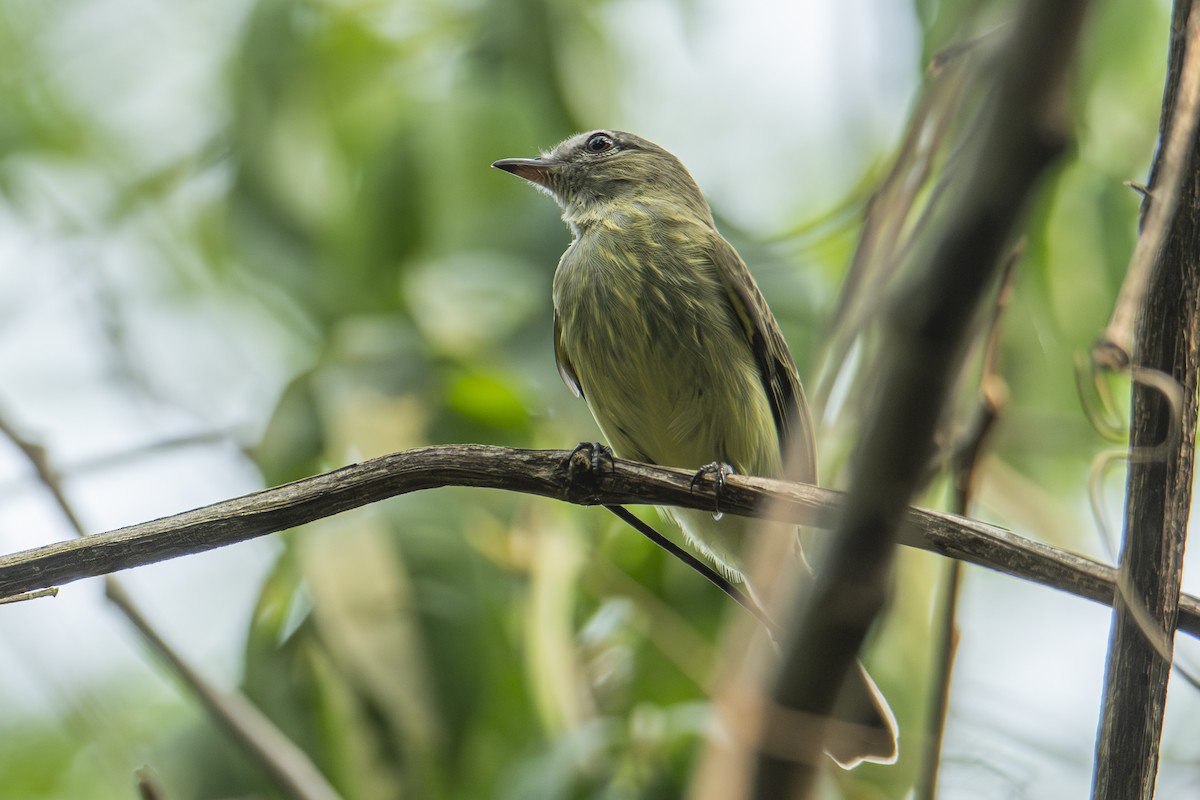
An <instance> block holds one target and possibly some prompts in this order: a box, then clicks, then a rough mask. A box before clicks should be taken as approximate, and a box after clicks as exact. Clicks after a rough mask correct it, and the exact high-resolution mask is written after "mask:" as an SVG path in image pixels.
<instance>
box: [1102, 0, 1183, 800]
mask: <svg viewBox="0 0 1200 800" xmlns="http://www.w3.org/2000/svg"><path fill="white" fill-rule="evenodd" d="M1191 5H1192V4H1191V2H1190V0H1181V1H1180V2H1177V3H1176V6H1175V11H1174V17H1173V24H1172V36H1171V49H1170V61H1169V64H1168V72H1167V76H1168V77H1167V89H1166V91H1165V92H1164V100H1163V122H1162V126H1161V129H1162V130H1163V131H1164V133H1163V140H1164V141H1163V142H1162V144H1161V146H1160V148H1159V151H1158V153H1157V154H1156V157H1155V164H1154V168H1153V170H1152V173H1151V180H1150V192H1149V194H1148V196H1147V202H1149V203H1150V204H1151V206H1150V210H1149V212H1148V213H1147V218H1148V219H1150V218H1153V216H1154V214H1155V208H1154V206H1155V205H1156V204H1158V203H1160V202H1163V201H1164V200H1165V199H1166V198H1173V197H1176V196H1177V197H1178V203H1177V204H1174V205H1176V208H1175V213H1174V214H1173V215H1172V216H1170V217H1167V218H1165V219H1163V220H1162V226H1161V228H1155V227H1151V226H1149V225H1147V226H1146V227H1145V228H1143V231H1142V236H1143V237H1145V238H1150V237H1160V241H1158V242H1151V243H1149V244H1147V245H1145V246H1140V247H1139V250H1148V251H1149V252H1151V253H1158V254H1159V257H1158V258H1157V259H1156V261H1155V264H1154V269H1153V271H1152V273H1151V275H1150V278H1149V282H1148V285H1147V289H1146V294H1145V304H1144V305H1143V307H1142V308H1141V309H1140V315H1139V316H1138V318H1137V325H1136V336H1135V341H1134V350H1133V366H1134V383H1133V389H1132V394H1133V423H1132V430H1131V432H1130V441H1129V450H1130V463H1129V477H1128V481H1127V484H1126V498H1125V536H1124V542H1123V545H1122V552H1121V561H1120V573H1119V574H1120V580H1119V582H1118V586H1119V587H1120V591H1119V593H1118V596H1117V597H1116V602H1115V603H1114V606H1113V624H1112V636H1111V639H1110V643H1109V655H1108V664H1107V670H1106V675H1105V688H1104V703H1103V710H1102V712H1101V720H1100V734H1099V737H1098V740H1097V743H1096V765H1095V773H1094V776H1093V794H1094V797H1096V798H1097V800H1117V798H1120V800H1126V799H1127V798H1143V799H1144V800H1149V798H1151V797H1153V795H1154V784H1155V779H1156V775H1157V772H1158V757H1159V748H1160V739H1161V736H1162V721H1163V713H1164V711H1165V708H1166V693H1167V680H1168V677H1169V676H1170V670H1171V657H1172V652H1171V651H1172V647H1173V643H1174V636H1175V627H1176V624H1177V618H1178V608H1179V593H1180V580H1181V577H1182V571H1183V549H1184V543H1185V541H1186V538H1187V524H1188V510H1189V506H1190V504H1191V487H1192V471H1193V461H1194V458H1195V442H1196V413H1197V398H1196V388H1197V370H1198V368H1200V260H1198V259H1197V255H1196V254H1197V253H1198V252H1200V169H1197V167H1198V166H1200V159H1198V158H1197V155H1196V150H1197V148H1198V146H1200V145H1198V143H1197V141H1196V138H1195V136H1194V135H1191V133H1189V131H1191V132H1194V130H1195V127H1196V122H1195V119H1194V117H1195V115H1196V111H1197V99H1198V93H1200V27H1198V25H1200V20H1198V19H1197V15H1195V14H1192V13H1191V11H1192V9H1191ZM1187 117H1190V118H1192V119H1185V118H1187ZM1181 131H1182V133H1180V132H1181ZM1180 141H1182V145H1181V144H1180ZM1181 147H1183V148H1185V149H1184V152H1185V154H1186V155H1185V156H1184V157H1182V158H1180V157H1179V151H1180V148H1181ZM1168 211H1170V209H1168ZM1159 216H1163V215H1162V214H1160V215H1159ZM1139 244H1140V243H1139ZM1145 375H1150V376H1154V375H1157V376H1158V377H1157V379H1156V380H1155V381H1153V382H1149V381H1147V380H1145V379H1143V377H1141V376H1145ZM1163 381H1166V382H1167V383H1168V385H1167V386H1166V387H1163V386H1162V385H1161V384H1162V382H1163ZM1152 383H1158V384H1160V385H1159V386H1154V385H1152ZM1164 388H1165V389H1166V391H1164Z"/></svg>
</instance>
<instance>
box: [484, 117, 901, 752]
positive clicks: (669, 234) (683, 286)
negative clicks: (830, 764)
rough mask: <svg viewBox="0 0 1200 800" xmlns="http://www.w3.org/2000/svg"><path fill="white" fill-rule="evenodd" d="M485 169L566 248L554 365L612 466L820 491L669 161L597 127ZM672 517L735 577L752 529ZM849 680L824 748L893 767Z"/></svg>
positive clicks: (695, 199) (735, 261) (752, 309)
mask: <svg viewBox="0 0 1200 800" xmlns="http://www.w3.org/2000/svg"><path fill="white" fill-rule="evenodd" d="M493 166H495V167H498V168H500V169H503V170H506V171H508V172H511V173H513V174H514V175H517V176H519V177H521V178H524V179H525V180H527V181H530V182H531V183H533V184H535V185H536V186H538V187H540V188H542V189H544V190H546V191H547V192H549V193H550V194H551V195H552V196H553V197H554V199H555V200H557V201H558V204H559V205H560V206H561V207H562V210H563V219H564V220H565V221H566V223H567V226H568V227H569V228H570V229H571V233H572V234H573V235H574V237H575V240H574V241H573V242H572V243H571V246H570V247H568V248H567V251H566V252H565V253H564V254H563V256H562V259H561V260H560V261H559V263H558V269H557V271H556V272H555V273H554V347H555V356H556V358H557V361H558V371H559V373H560V374H561V375H562V378H563V381H565V382H566V384H567V387H568V388H570V389H571V391H572V392H574V393H575V394H576V395H577V396H581V397H583V398H585V399H586V400H587V404H588V407H589V408H590V409H591V411H592V415H593V416H595V418H596V422H597V423H598V424H599V426H600V429H601V430H602V431H603V432H604V435H605V436H606V437H607V438H608V442H609V444H610V445H611V446H612V448H613V450H614V451H615V452H616V453H617V455H620V456H622V457H623V458H629V459H634V460H637V461H644V462H648V463H652V464H662V465H666V466H675V467H687V468H700V467H702V466H704V465H708V464H711V463H714V462H715V463H719V464H727V465H729V466H731V467H733V469H734V470H735V471H737V472H739V473H743V474H749V475H759V476H764V477H785V476H786V477H787V478H790V479H792V480H798V481H804V482H808V483H815V482H816V477H817V468H816V449H815V446H814V442H813V429H812V420H811V417H810V415H809V411H808V404H807V402H806V400H805V399H804V390H803V388H801V386H800V378H799V376H798V375H797V372H796V365H795V363H794V362H793V361H792V356H791V354H790V353H789V352H788V348H787V344H786V342H784V339H783V334H782V333H780V330H779V325H778V323H777V322H776V321H775V317H774V316H773V315H772V314H771V310H770V309H769V308H768V307H767V303H766V301H765V300H764V299H763V296H762V294H761V293H760V292H759V290H758V286H757V285H756V284H755V283H754V279H753V278H752V277H751V276H750V272H749V270H747V269H746V265H745V263H743V261H742V259H741V258H740V257H739V256H738V254H737V252H736V251H735V250H734V249H733V247H731V246H730V244H729V242H727V241H725V239H724V238H723V237H722V236H721V234H720V233H718V232H717V229H716V225H715V223H714V222H713V217H712V212H711V211H710V210H709V207H708V203H707V202H706V201H705V199H704V195H703V194H701V192H700V189H699V187H697V186H696V182H695V181H694V180H693V179H692V176H691V175H690V174H689V173H688V171H687V169H686V168H685V167H684V166H683V164H681V163H680V162H679V159H677V158H675V156H673V155H671V154H670V153H668V152H667V151H666V150H664V149H662V148H661V147H659V146H658V145H655V144H653V143H651V142H648V141H646V140H645V139H642V138H640V137H638V136H634V135H633V134H630V133H623V132H621V131H593V132H591V133H582V134H579V135H577V136H574V137H572V138H570V139H567V140H566V141H564V142H563V143H562V144H560V145H558V146H557V147H555V148H554V149H553V150H552V151H550V152H549V153H545V154H543V155H542V156H540V157H538V158H506V159H503V160H501V161H497V162H496V163H495V164H493ZM785 452H786V453H787V454H788V461H787V463H788V469H787V470H785V469H784V453H785ZM671 513H672V515H673V516H674V517H675V519H676V520H677V521H678V522H679V524H680V526H681V527H682V528H683V530H684V533H685V535H686V536H687V538H688V540H689V541H690V542H691V543H692V544H693V545H694V546H695V547H696V548H697V549H698V550H699V551H700V552H702V553H703V554H704V555H706V556H707V557H708V558H710V559H711V560H712V561H713V562H714V563H715V564H716V565H717V566H718V567H720V568H721V569H722V570H724V571H725V572H726V573H727V574H728V575H729V576H730V577H732V578H734V579H735V580H744V577H743V575H744V568H743V558H744V555H745V552H744V551H745V546H746V543H747V541H748V539H747V534H748V532H749V531H750V530H751V528H752V527H753V526H754V524H755V521H754V520H750V519H746V518H743V517H737V516H732V515H730V516H724V517H720V518H716V517H714V515H713V514H710V513H707V512H702V511H689V510H681V509H672V510H671ZM859 672H860V674H861V677H862V680H858V679H857V678H856V679H854V680H851V681H848V682H847V684H848V685H847V688H846V689H845V690H844V691H843V695H842V697H840V698H839V701H838V708H839V711H838V712H837V714H838V716H839V717H841V718H842V719H843V720H844V721H847V722H852V723H855V724H854V725H852V726H848V728H847V729H846V731H845V732H843V734H842V735H834V736H831V737H829V738H828V740H827V749H828V750H829V753H830V755H832V756H833V757H834V758H835V759H836V760H837V761H838V762H839V763H841V764H843V765H845V766H852V765H854V764H857V763H858V762H860V761H863V760H870V761H879V762H885V763H887V762H891V761H894V760H895V757H896V741H895V722H894V719H893V717H892V714H891V711H890V709H888V707H887V703H886V701H884V699H883V697H882V696H881V695H880V694H879V692H878V690H877V689H876V688H875V685H874V683H873V682H872V681H871V680H870V678H869V677H868V676H867V674H866V672H864V671H861V670H859Z"/></svg>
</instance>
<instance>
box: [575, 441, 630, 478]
mask: <svg viewBox="0 0 1200 800" xmlns="http://www.w3.org/2000/svg"><path fill="white" fill-rule="evenodd" d="M606 461H607V462H608V471H609V472H615V471H616V468H617V462H616V461H615V460H613V451H612V448H611V447H609V446H608V445H606V444H603V443H601V442H580V443H579V444H577V445H575V449H574V450H572V451H571V452H570V453H569V454H567V457H566V459H564V460H563V463H564V464H565V465H566V467H567V471H568V472H570V473H571V475H572V476H578V475H582V474H584V473H588V472H590V473H592V474H594V475H599V474H600V473H602V472H603V471H605V462H606Z"/></svg>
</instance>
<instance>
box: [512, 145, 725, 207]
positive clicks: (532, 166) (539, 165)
mask: <svg viewBox="0 0 1200 800" xmlns="http://www.w3.org/2000/svg"><path fill="white" fill-rule="evenodd" d="M492 166H493V167H496V168H497V169H502V170H505V171H506V172H511V173H512V174H514V175H516V176H518V177H520V178H524V179H525V180H527V181H529V182H530V183H532V184H534V185H535V186H537V187H539V188H541V189H543V190H545V191H546V192H548V193H549V194H550V195H551V196H552V197H554V199H555V200H557V201H558V204H559V205H560V206H562V209H563V218H564V219H565V220H566V221H567V222H568V224H572V225H586V224H588V223H589V222H592V221H596V220H599V219H603V218H605V217H609V216H611V215H613V214H617V213H620V212H622V211H626V210H630V209H633V208H635V207H639V206H640V207H641V208H642V210H643V211H647V212H650V213H665V212H671V211H674V212H676V213H681V214H688V215H693V214H698V215H700V217H701V218H702V219H707V220H711V219H712V215H711V213H710V211H709V209H708V203H707V202H706V201H705V200H704V195H703V194H701V192H700V189H699V187H697V186H696V182H695V180H693V179H692V176H691V174H689V173H688V171H687V168H686V167H684V166H683V164H682V163H680V161H679V159H677V158H676V157H675V156H673V155H672V154H671V153H669V152H667V151H666V150H664V149H663V148H661V147H659V146H658V145H656V144H654V143H653V142H648V141H646V140H645V139H643V138H641V137H640V136H635V135H633V134H632V133H625V132H623V131H605V130H600V131H591V132H589V133H580V134H577V135H576V136H572V137H571V138H569V139H567V140H566V141H564V142H562V143H561V144H559V145H558V146H557V147H555V148H554V149H553V150H551V151H549V152H548V153H543V154H542V155H540V156H538V157H537V158H504V159H501V160H500V161H497V162H495V163H494V164H492Z"/></svg>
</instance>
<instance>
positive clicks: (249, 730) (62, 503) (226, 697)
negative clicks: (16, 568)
mask: <svg viewBox="0 0 1200 800" xmlns="http://www.w3.org/2000/svg"><path fill="white" fill-rule="evenodd" d="M0 434H2V435H4V436H5V437H7V438H8V439H9V441H11V442H12V443H13V444H14V445H16V447H17V448H18V449H19V450H20V451H21V452H22V453H23V454H24V455H25V457H26V458H27V459H28V461H29V463H30V465H31V466H32V467H33V469H34V471H35V472H36V473H37V476H38V479H39V481H40V482H41V484H42V485H43V486H44V487H45V489H46V490H47V491H48V492H49V493H50V495H51V496H52V497H53V498H54V503H55V505H56V506H57V507H58V509H59V511H61V512H62V514H63V516H65V517H66V518H67V521H68V522H69V524H70V526H71V528H72V529H73V530H74V532H75V534H76V535H77V536H80V537H86V529H85V528H84V526H83V523H82V522H81V521H80V519H79V516H78V515H77V514H76V513H75V510H74V508H73V507H72V506H71V503H70V502H69V501H68V499H67V495H66V491H65V490H64V489H63V485H62V481H61V480H59V476H58V473H57V472H56V471H55V470H54V468H53V466H52V465H51V463H50V459H49V457H48V456H47V454H46V450H45V448H43V447H42V446H41V445H39V444H37V443H35V442H33V441H31V440H30V439H28V438H27V437H25V436H23V435H21V434H20V433H18V432H17V430H16V429H15V428H14V427H13V426H12V425H11V424H10V423H9V422H8V420H7V419H6V418H5V417H4V416H3V415H0ZM86 541H88V539H87V538H81V539H76V540H75V543H82V542H86ZM45 591H47V592H50V591H54V592H57V588H56V587H55V588H54V589H46V590H45ZM7 594H8V593H6V592H3V591H0V597H4V596H5V595H7ZM35 594H37V591H30V592H25V593H22V594H20V595H17V596H18V597H19V598H21V599H27V598H28V597H30V596H32V595H35ZM104 594H105V597H107V598H108V600H109V602H111V603H112V604H113V605H114V606H115V607H116V608H117V609H118V610H119V611H120V612H121V613H122V614H123V615H124V616H125V618H126V619H128V620H129V621H130V622H131V623H132V624H133V626H134V628H136V629H137V631H138V633H139V634H141V636H142V638H143V639H144V640H145V641H146V642H147V643H149V644H150V645H151V646H152V647H153V648H154V650H156V651H157V652H158V654H159V655H160V656H162V658H163V660H165V661H166V662H167V664H168V665H170V667H171V668H172V669H173V670H174V671H175V674H176V675H178V676H179V677H180V678H181V679H182V680H183V682H184V684H185V685H186V686H187V687H188V688H189V689H190V690H191V692H192V694H193V695H195V697H196V698H197V699H198V700H199V701H200V702H201V703H202V704H203V705H204V707H205V708H206V709H207V710H208V712H209V714H210V715H211V716H212V718H213V719H214V720H215V721H216V722H217V723H218V724H219V725H221V726H222V727H223V728H224V729H225V730H226V731H227V732H228V733H229V734H230V736H231V737H232V738H233V739H234V740H235V741H237V742H238V743H239V744H240V745H241V746H242V748H243V749H244V750H245V751H246V752H247V753H248V754H250V755H251V756H252V757H253V758H254V759H255V760H256V761H257V763H258V764H259V765H261V766H262V767H263V769H264V770H265V771H266V772H267V773H268V774H269V775H271V777H272V778H273V779H274V780H275V781H276V783H277V784H278V785H279V787H280V788H281V789H282V790H283V791H284V792H285V794H286V796H287V797H290V798H294V800H338V797H339V795H338V793H337V792H336V791H335V790H334V788H333V787H332V786H331V785H330V784H329V782H328V780H326V778H325V776H324V775H322V774H321V772H320V771H319V770H318V769H317V768H316V767H315V766H314V765H313V763H312V761H310V760H309V758H308V756H307V755H306V754H305V753H304V751H303V750H301V749H300V748H299V747H297V746H296V745H295V743H293V742H292V741H291V740H290V739H288V738H287V737H286V736H284V735H283V734H282V733H281V732H280V731H279V729H278V728H276V727H275V725H274V723H272V722H271V721H270V720H269V719H267V717H266V715H264V714H263V713H262V712H261V711H259V710H258V708H257V707H256V706H254V704H252V703H251V702H250V701H249V700H247V699H246V697H245V696H244V695H242V694H241V693H240V692H237V691H228V692H223V691H221V690H219V689H217V688H216V687H215V686H213V685H212V684H211V683H210V682H209V681H208V679H207V678H205V677H204V676H203V675H202V674H201V673H200V672H199V671H198V670H197V669H195V668H194V667H193V666H192V665H191V664H190V663H189V662H188V660H187V659H186V658H184V657H183V656H182V655H181V654H180V653H179V651H178V650H176V649H175V648H174V647H172V646H171V645H170V643H168V642H167V640H166V639H165V638H164V637H163V636H162V634H160V633H159V632H158V631H157V630H156V629H155V628H154V626H153V625H151V624H150V622H149V620H147V619H146V617H145V615H144V614H142V612H141V610H140V609H139V608H138V607H137V604H136V603H135V602H134V601H133V598H132V597H130V595H129V593H128V592H127V591H126V590H125V587H124V586H123V585H122V584H121V582H120V581H119V580H118V579H117V578H116V577H115V576H113V575H105V576H104ZM8 599H11V598H6V600H8Z"/></svg>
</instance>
